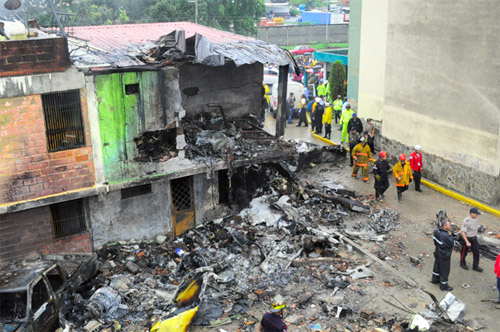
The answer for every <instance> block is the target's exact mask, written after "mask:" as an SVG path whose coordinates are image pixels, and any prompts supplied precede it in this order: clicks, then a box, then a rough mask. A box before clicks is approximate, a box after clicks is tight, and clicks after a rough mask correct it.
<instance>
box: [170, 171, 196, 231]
mask: <svg viewBox="0 0 500 332" xmlns="http://www.w3.org/2000/svg"><path fill="white" fill-rule="evenodd" d="M170 188H171V193H172V225H173V228H174V233H175V235H176V236H179V235H181V234H182V233H184V232H185V231H187V230H189V229H191V228H193V227H194V226H195V222H194V200H193V178H192V177H191V176H188V177H185V178H180V179H174V180H172V181H170Z"/></svg>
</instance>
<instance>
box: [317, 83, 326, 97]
mask: <svg viewBox="0 0 500 332" xmlns="http://www.w3.org/2000/svg"><path fill="white" fill-rule="evenodd" d="M316 90H317V92H318V96H320V97H324V96H326V87H325V84H323V80H321V81H320V84H319V85H318V88H317V89H316Z"/></svg>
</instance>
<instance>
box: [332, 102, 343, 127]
mask: <svg viewBox="0 0 500 332" xmlns="http://www.w3.org/2000/svg"><path fill="white" fill-rule="evenodd" d="M342 105H343V103H342V96H341V95H338V96H337V99H335V101H334V102H333V111H334V112H335V114H334V116H335V123H338V121H337V120H339V119H340V113H341V112H342Z"/></svg>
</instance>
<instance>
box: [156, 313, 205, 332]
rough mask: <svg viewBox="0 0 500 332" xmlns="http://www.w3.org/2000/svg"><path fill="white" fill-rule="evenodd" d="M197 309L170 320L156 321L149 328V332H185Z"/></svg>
mask: <svg viewBox="0 0 500 332" xmlns="http://www.w3.org/2000/svg"><path fill="white" fill-rule="evenodd" d="M197 311H198V307H195V308H193V309H190V310H187V311H184V312H181V313H180V314H178V315H177V316H174V317H172V318H169V319H166V320H163V321H158V322H156V324H155V325H153V327H152V328H151V332H186V331H187V329H188V327H189V325H190V324H191V321H192V320H193V317H194V315H195V314H196V312H197Z"/></svg>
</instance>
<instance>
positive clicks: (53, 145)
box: [42, 90, 85, 152]
mask: <svg viewBox="0 0 500 332" xmlns="http://www.w3.org/2000/svg"><path fill="white" fill-rule="evenodd" d="M42 105H43V112H44V114H45V129H46V134H47V147H48V150H49V152H54V151H61V150H69V149H75V148H78V147H81V146H85V134H84V130H83V119H82V104H81V101H80V90H71V91H64V92H54V93H47V94H43V95H42Z"/></svg>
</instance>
